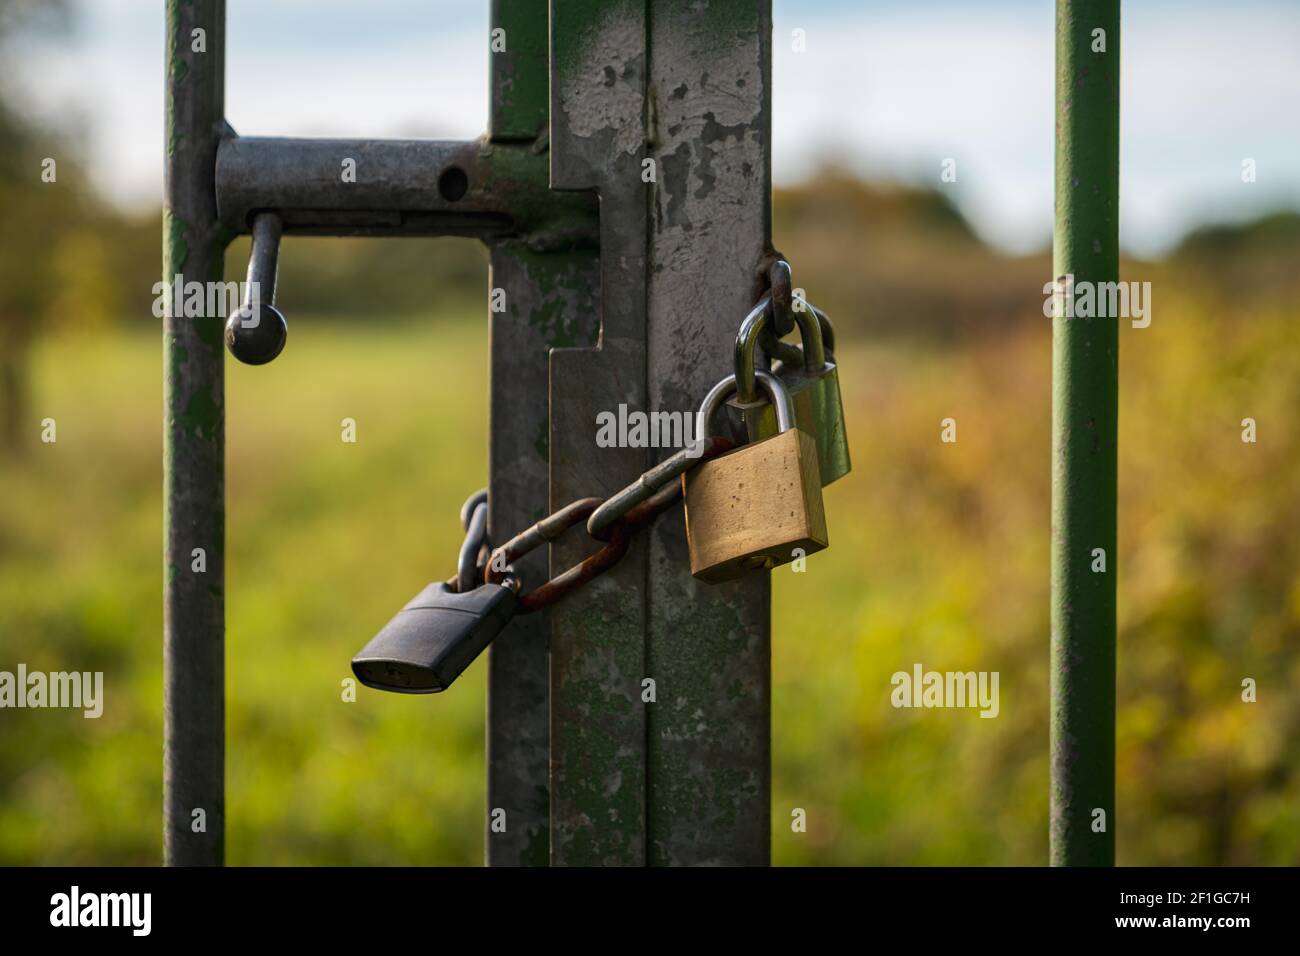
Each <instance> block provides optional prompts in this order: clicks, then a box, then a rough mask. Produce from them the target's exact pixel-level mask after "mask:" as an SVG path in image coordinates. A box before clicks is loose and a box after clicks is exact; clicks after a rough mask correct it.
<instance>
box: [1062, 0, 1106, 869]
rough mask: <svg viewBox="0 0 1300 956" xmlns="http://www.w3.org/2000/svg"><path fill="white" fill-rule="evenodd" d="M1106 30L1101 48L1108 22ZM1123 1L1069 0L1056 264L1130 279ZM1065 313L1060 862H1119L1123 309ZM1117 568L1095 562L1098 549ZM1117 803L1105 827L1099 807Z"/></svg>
mask: <svg viewBox="0 0 1300 956" xmlns="http://www.w3.org/2000/svg"><path fill="white" fill-rule="evenodd" d="M1097 29H1101V30H1104V31H1105V52H1095V51H1094V50H1093V44H1094V42H1095V37H1094V33H1093V31H1094V30H1097ZM1119 56H1120V42H1119V0H1057V5H1056V114H1057V116H1056V232H1055V239H1054V243H1053V271H1054V273H1055V275H1056V276H1057V277H1058V279H1059V277H1062V276H1065V275H1067V274H1071V275H1073V276H1074V283H1075V285H1078V284H1079V283H1080V282H1094V283H1095V282H1114V281H1116V280H1118V278H1119V74H1120V68H1119ZM1061 312H1062V310H1059V309H1058V314H1057V316H1056V317H1055V318H1054V319H1053V321H1052V354H1053V361H1052V705H1051V712H1052V716H1051V724H1052V747H1051V749H1052V788H1051V861H1052V863H1053V864H1054V865H1064V866H1109V865H1113V864H1114V862H1115V575H1116V564H1117V555H1116V553H1115V519H1116V511H1115V501H1116V429H1117V422H1118V404H1119V375H1118V372H1119V334H1118V326H1119V320H1118V318H1117V317H1115V316H1110V317H1105V318H1091V319H1084V318H1066V317H1064V315H1063V314H1061ZM1094 548H1102V549H1104V551H1105V560H1106V570H1105V571H1104V572H1094V571H1093V570H1092V565H1093V561H1094V557H1093V549H1094ZM1097 810H1103V811H1104V812H1105V819H1104V829H1101V830H1098V829H1097V826H1096V824H1097V823H1099V822H1100V821H1099V818H1097V817H1096V816H1095V811H1097Z"/></svg>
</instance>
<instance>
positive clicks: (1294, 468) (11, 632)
mask: <svg viewBox="0 0 1300 956" xmlns="http://www.w3.org/2000/svg"><path fill="white" fill-rule="evenodd" d="M1185 285H1186V284H1185V283H1183V282H1180V281H1178V276H1177V275H1176V274H1175V273H1172V272H1171V273H1170V274H1169V275H1168V276H1167V277H1166V278H1164V279H1162V280H1161V281H1160V282H1159V284H1158V285H1157V286H1156V293H1155V303H1156V305H1155V312H1154V315H1153V323H1152V326H1151V327H1150V328H1149V329H1145V330H1130V329H1127V328H1125V330H1124V331H1123V333H1122V339H1123V342H1122V353H1123V355H1124V362H1123V366H1122V375H1123V385H1122V388H1123V396H1124V398H1123V406H1122V412H1121V429H1122V434H1121V471H1120V474H1121V489H1120V494H1121V507H1122V510H1121V528H1120V545H1121V553H1120V554H1119V555H1118V560H1117V562H1116V563H1115V566H1114V567H1115V570H1116V573H1118V575H1119V584H1120V617H1121V620H1120V658H1119V682H1120V683H1119V698H1120V709H1119V762H1118V766H1119V780H1118V788H1119V798H1118V801H1117V806H1118V814H1119V818H1118V820H1117V833H1118V844H1119V854H1120V861H1121V862H1123V863H1128V864H1137V863H1149V864H1173V863H1190V864H1219V863H1232V864H1257V863H1264V864H1294V863H1296V862H1298V861H1300V809H1298V808H1300V698H1297V696H1296V694H1295V693H1294V688H1295V686H1296V682H1297V680H1298V679H1300V657H1298V656H1297V654H1296V647H1297V640H1298V639H1300V570H1298V569H1300V542H1298V541H1297V538H1296V536H1295V534H1294V531H1295V528H1296V527H1297V526H1300V502H1298V501H1297V498H1296V495H1295V489H1296V488H1297V487H1300V436H1297V434H1296V432H1295V430H1294V428H1291V427H1290V417H1291V416H1292V415H1293V414H1294V410H1295V409H1296V408H1297V407H1300V353H1297V351H1296V350H1295V348H1294V340H1295V339H1294V323H1295V320H1296V316H1295V314H1294V309H1291V308H1271V309H1262V310H1258V311H1249V312H1245V313H1237V314H1233V315H1230V316H1229V315H1225V314H1223V313H1221V312H1219V311H1217V310H1212V309H1207V308H1205V307H1204V305H1203V304H1201V303H1200V302H1199V301H1198V300H1196V299H1193V298H1189V297H1188V296H1187V294H1186V293H1185V292H1184V291H1183V290H1184V288H1185ZM822 291H825V292H827V293H832V294H833V293H834V289H829V288H828V289H826V290H822V289H820V288H818V292H819V295H820V293H821V292H822ZM388 319H389V317H387V316H380V317H378V320H379V321H387V322H388V328H386V329H385V330H384V332H383V334H381V335H375V334H373V332H372V331H371V330H370V329H368V328H349V327H344V326H339V325H337V324H331V323H317V322H312V321H310V320H307V321H299V322H298V323H296V324H295V329H294V340H293V344H292V346H291V347H290V348H289V349H288V350H286V352H285V354H284V356H282V357H281V359H280V360H279V361H278V362H277V363H276V365H275V366H273V367H272V368H271V369H269V370H268V369H249V368H244V367H241V366H238V365H236V364H234V363H229V364H228V367H227V372H228V385H229V408H228V443H229V482H228V488H227V495H228V498H227V501H228V505H227V507H228V514H227V517H228V523H229V528H228V534H227V537H228V546H229V548H230V558H229V577H228V610H227V615H228V623H229V630H230V635H229V640H228V653H227V659H228V665H227V667H228V669H227V686H228V690H229V705H228V714H227V731H228V734H229V737H228V758H227V766H228V777H229V798H228V807H227V809H228V818H229V823H228V841H229V858H230V861H231V862H232V863H237V864H288V863H434V862H437V863H461V864H474V863H478V862H480V860H481V853H482V841H483V835H482V834H483V820H484V814H485V810H486V808H485V805H484V790H483V787H484V766H483V759H484V758H483V731H484V727H483V708H484V670H485V668H484V664H483V662H482V661H480V662H479V663H477V664H475V665H474V666H473V667H472V668H471V669H470V670H469V671H468V672H467V674H466V675H465V676H464V677H462V678H461V680H460V681H459V682H458V683H457V685H456V687H455V688H454V689H453V691H452V692H450V693H447V694H445V695H441V696H439V697H436V698H422V697H405V696H399V695H385V694H381V693H377V692H372V691H368V690H365V689H364V688H363V689H361V690H360V692H359V696H358V700H357V701H356V702H355V703H344V702H343V701H342V700H341V699H340V682H341V681H342V679H343V678H344V677H346V676H347V675H348V670H347V661H348V659H349V657H350V655H351V654H352V653H353V651H355V649H356V648H357V647H358V646H359V645H360V643H362V642H363V641H364V640H365V639H367V638H368V637H369V636H370V634H371V633H372V632H373V631H374V630H375V629H376V627H378V626H379V625H380V624H382V623H383V622H384V621H385V620H386V619H387V618H388V617H389V616H390V615H391V613H392V611H393V609H394V608H396V607H399V606H400V604H401V603H402V602H403V601H405V600H406V599H407V598H408V597H409V596H410V595H411V594H413V593H414V592H415V591H416V590H417V589H418V588H419V587H420V586H421V585H422V584H423V583H425V581H427V580H428V579H429V578H431V577H433V576H435V575H441V574H443V573H445V572H446V570H447V568H448V567H449V566H450V564H449V562H451V561H452V560H453V556H454V554H455V550H456V547H457V543H458V540H459V532H458V528H457V524H456V511H457V508H458V506H459V504H460V501H461V499H462V497H463V496H464V495H465V494H466V492H467V491H468V490H471V489H473V488H475V487H478V486H479V485H481V484H482V482H483V480H484V477H485V472H486V434H485V430H484V422H485V421H486V397H487V396H486V392H487V379H486V376H487V371H486V369H487V361H486V348H487V345H486V340H487V336H486V327H485V323H484V322H483V320H482V316H481V314H479V313H478V311H477V310H475V311H474V312H462V313H453V314H445V313H440V314H438V315H436V316H434V317H432V318H430V317H424V318H422V319H421V320H419V321H418V322H393V321H388ZM1008 329H1009V332H1008V334H1007V335H1006V336H1003V337H1001V338H998V339H996V340H995V339H993V338H990V339H988V340H987V341H984V342H981V343H973V344H971V345H970V346H969V347H968V348H967V349H965V350H956V349H947V348H939V349H936V348H933V347H931V346H929V345H926V344H924V343H916V342H911V341H906V340H904V341H891V340H886V341H883V342H876V341H872V340H868V339H864V338H862V337H861V336H859V337H857V338H856V340H853V341H850V342H847V343H846V344H845V346H844V347H843V349H842V351H841V354H840V359H841V363H842V365H841V367H842V369H843V370H844V372H843V375H844V379H843V386H844V393H845V401H846V403H847V414H848V416H849V418H848V420H849V423H850V426H851V435H852V437H853V456H854V465H855V468H854V471H853V473H852V474H851V475H850V476H848V477H846V478H845V479H843V480H842V481H841V482H839V483H837V484H836V485H834V486H832V487H831V488H829V489H827V494H826V501H827V510H828V515H829V517H830V520H831V526H832V537H833V540H834V547H833V548H831V549H830V550H829V551H827V552H825V553H823V554H820V555H817V556H815V557H813V558H812V559H810V561H809V566H808V571H807V573H804V574H796V573H793V572H791V571H790V570H789V569H782V570H780V571H778V572H777V573H776V574H775V575H774V585H775V598H774V602H773V604H774V625H775V627H774V635H775V636H774V649H773V668H772V669H773V680H774V714H773V722H772V723H773V734H774V746H773V762H774V792H773V821H774V826H773V846H774V856H775V860H776V861H777V862H778V863H784V864H863V863H893V864H903V863H922V864H939V863H945V864H1011V863H1024V864H1035V863H1042V862H1043V861H1044V860H1045V858H1046V832H1047V773H1048V763H1047V702H1048V668H1047V654H1048V641H1047V631H1048V621H1047V558H1048V469H1047V467H1046V466H1047V461H1048V457H1049V428H1050V415H1049V408H1048V396H1049V389H1048V377H1049V367H1050V365H1049V349H1050V343H1049V338H1050V336H1049V332H1048V327H1047V324H1046V322H1045V321H1044V322H1040V323H1037V324H1035V323H1025V322H1022V323H1020V324H1018V325H1014V324H1009V325H1008ZM160 362H161V354H160V349H159V347H158V340H157V337H156V336H153V335H149V334H146V333H144V332H143V330H139V331H128V332H125V333H123V332H121V331H118V332H115V333H113V334H112V335H108V334H78V335H73V334H71V333H63V334H61V335H57V336H55V337H52V338H51V339H49V340H47V341H46V342H45V343H44V344H43V345H42V346H41V347H40V349H39V351H38V353H37V361H36V364H35V366H34V382H35V395H36V404H37V408H38V409H39V412H40V414H41V415H42V416H44V415H49V416H51V417H55V418H56V419H57V420H58V422H59V440H58V442H57V444H54V445H44V446H39V447H40V454H31V455H29V456H28V457H27V460H26V461H25V462H24V463H23V464H21V465H18V466H16V467H6V468H5V469H3V470H0V500H3V501H4V502H5V506H4V508H3V509H0V608H3V619H2V621H0V640H2V642H3V644H2V646H3V654H2V655H0V657H2V659H3V664H4V666H6V667H10V668H12V667H13V666H14V665H15V664H16V662H18V661H23V662H25V663H26V664H27V665H28V666H29V667H31V668H34V669H43V670H60V669H71V668H76V669H102V670H104V671H105V672H106V696H107V704H106V707H105V712H104V716H103V717H102V718H101V719H99V720H86V719H84V718H82V717H81V716H80V715H79V714H78V713H74V712H66V711H13V710H7V711H4V712H2V713H0V720H3V721H4V733H3V734H0V862H3V863H153V862H157V861H158V859H159V854H160V823H159V820H160V812H161V796H160V773H161V756H160V747H161V697H162V687H161V680H162V675H161V656H160V653H159V647H160V644H159V634H160V630H161V610H160V603H161V602H160V596H161V589H162V580H161V562H160V560H159V554H158V549H159V542H160V541H161V507H160V503H161V489H160V469H159V466H158V462H159V456H160V451H161V449H160V434H161V401H160V397H159V389H158V382H159V380H160V376H161V369H160ZM452 409H454V410H455V413H454V414H452V413H451V410H452ZM949 415H953V416H955V417H957V419H958V422H959V432H958V442H957V443H956V444H955V445H947V444H942V443H941V442H940V441H939V428H940V425H939V423H940V420H941V419H942V418H944V417H947V416H949ZM345 416H348V417H353V418H355V419H356V420H357V422H358V428H359V441H358V443H357V444H356V445H348V444H344V443H342V442H340V440H339V431H338V428H339V422H340V420H341V419H342V418H343V417H345ZM1247 416H1250V417H1253V418H1255V419H1256V420H1257V422H1258V423H1259V438H1260V440H1259V443H1258V444H1253V445H1252V444H1243V443H1242V442H1241V441H1240V421H1241V419H1242V418H1244V417H1247ZM34 440H35V439H34V432H33V441H34ZM665 520H680V518H679V517H677V516H676V515H674V516H672V517H670V518H668V519H665ZM916 662H920V663H922V664H923V665H924V666H925V667H926V668H928V669H935V670H966V669H976V670H997V671H999V672H1000V674H1001V688H1000V689H1001V714H1000V715H999V717H998V718H996V719H992V720H985V719H981V718H979V717H978V716H977V715H976V713H975V712H973V711H939V710H929V711H919V710H912V711H909V710H895V709H893V708H892V707H890V705H889V691H890V685H889V677H890V675H891V674H892V673H893V672H894V671H897V670H901V669H907V668H909V667H910V666H911V665H912V664H913V663H916ZM1244 677H1253V678H1254V679H1255V680H1257V681H1258V684H1259V702H1258V703H1255V704H1246V703H1243V702H1242V701H1241V699H1240V692H1241V689H1240V683H1241V680H1242V679H1243V678H1244ZM793 807H803V808H805V809H806V810H807V811H808V821H809V829H808V832H807V833H805V834H795V833H792V832H791V831H790V828H789V824H788V821H789V819H790V811H791V809H792V808H793Z"/></svg>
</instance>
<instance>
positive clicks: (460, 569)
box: [448, 259, 835, 614]
mask: <svg viewBox="0 0 1300 956" xmlns="http://www.w3.org/2000/svg"><path fill="white" fill-rule="evenodd" d="M769 281H770V283H771V286H772V288H771V289H770V290H769V291H768V292H765V293H763V295H762V296H761V297H760V298H759V300H758V302H757V303H755V305H754V308H753V309H751V310H750V313H749V315H748V316H746V320H745V321H746V322H747V323H753V322H755V321H756V320H757V319H758V318H759V317H760V316H763V315H764V314H769V315H771V316H772V320H773V321H772V323H771V324H770V325H769V326H767V328H765V329H764V336H763V339H761V340H760V342H761V345H762V348H763V351H764V353H765V354H766V355H768V356H771V357H772V358H778V359H781V360H782V361H784V362H786V363H790V364H794V363H796V362H800V361H801V360H802V354H803V353H802V350H800V349H798V348H796V347H795V346H793V345H789V344H787V343H785V342H782V341H780V336H781V335H782V334H785V333H786V332H789V331H792V330H793V328H794V325H795V323H794V320H793V312H792V303H793V295H792V290H791V285H792V282H791V276H790V265H789V263H787V262H786V261H785V260H783V259H778V260H777V261H776V262H774V263H773V265H772V267H771V269H770V270H769ZM802 305H803V307H804V308H806V309H808V310H809V311H810V312H812V313H813V315H814V316H815V318H816V321H817V322H818V324H819V325H820V326H821V332H822V339H823V344H824V346H825V349H826V351H827V352H828V353H829V352H830V351H831V350H832V349H833V348H834V344H835V331H834V328H833V326H832V325H831V322H830V318H829V317H828V316H827V315H826V313H825V312H822V311H821V309H818V308H817V307H815V306H814V305H813V304H812V303H811V302H807V301H804V302H803V303H802ZM699 425H700V427H699V428H698V431H697V434H696V437H695V440H694V441H692V442H691V443H690V444H689V445H687V446H686V447H685V448H683V449H681V450H680V451H678V452H677V453H676V454H674V455H672V456H670V457H669V458H666V459H664V460H663V461H662V462H660V463H659V464H657V465H655V466H654V467H652V468H649V469H647V470H646V471H645V472H643V473H642V474H641V475H640V476H639V477H638V478H637V479H636V480H635V481H633V482H632V483H631V484H629V485H628V486H627V487H625V488H623V489H622V490H620V491H617V492H615V493H614V494H612V495H610V496H609V497H608V498H605V499H602V498H579V499H578V500H577V501H571V502H570V503H569V504H567V505H565V506H564V507H563V508H560V509H559V510H558V511H555V512H553V513H552V514H549V515H547V516H546V517H545V518H543V519H542V520H541V521H538V522H537V523H536V524H534V525H533V526H532V527H530V528H528V529H527V530H526V531H522V532H520V533H519V534H517V535H515V536H514V537H513V538H511V539H510V540H509V541H507V542H506V543H505V544H503V545H501V546H500V547H498V548H495V549H493V548H492V546H491V544H490V543H489V542H488V537H487V507H488V506H487V489H486V488H484V489H481V490H479V491H477V492H475V493H474V494H472V495H470V497H469V498H468V499H466V501H465V504H464V505H463V506H462V507H461V512H460V519H461V524H462V525H463V526H464V528H465V531H466V535H465V541H464V543H463V544H462V545H461V549H460V559H459V561H458V564H457V574H456V577H455V578H454V579H453V580H454V581H455V583H456V585H457V589H458V590H460V591H465V590H468V589H470V588H472V587H474V582H475V581H476V580H483V581H485V582H486V583H488V584H503V585H506V586H509V587H514V588H518V587H519V586H520V585H519V578H518V575H517V573H516V572H515V570H514V564H513V563H514V562H515V561H517V560H519V559H520V558H522V557H523V556H524V555H526V554H528V553H530V552H531V551H534V550H536V549H537V548H540V547H541V546H542V545H543V544H548V543H550V542H553V541H555V540H556V539H558V538H559V537H560V536H561V535H563V534H564V532H565V531H567V530H569V529H570V528H572V527H573V526H574V525H576V524H578V523H579V522H582V521H584V520H585V521H586V531H587V534H588V535H590V536H591V537H592V538H594V539H595V540H597V541H600V542H603V547H601V548H600V549H599V550H597V551H595V552H593V553H592V554H590V555H588V556H587V557H586V558H584V559H583V560H582V561H580V562H578V563H577V564H575V565H574V566H573V567H571V568H569V569H568V570H567V571H564V572H562V573H560V574H558V575H556V576H555V577H553V578H551V579H550V580H549V581H547V582H546V583H544V584H541V585H539V586H537V587H536V588H534V589H532V590H531V591H527V592H525V593H523V594H521V595H520V596H519V604H518V613H520V614H528V613H530V612H532V611H540V610H541V609H542V608H544V607H549V606H550V605H552V604H554V603H555V602H556V601H558V600H560V599H561V598H562V597H564V596H565V595H568V594H572V593H573V592H574V591H576V590H577V589H578V588H581V587H582V586H583V585H585V584H589V583H590V582H591V581H594V580H595V579H596V578H598V577H600V576H601V575H602V574H604V573H605V572H606V571H608V570H609V569H610V568H612V567H614V565H616V564H618V562H619V561H621V560H622V559H623V556H624V555H625V554H627V552H628V548H629V547H630V546H631V543H632V538H633V536H634V535H636V533H637V532H639V531H641V530H642V529H644V528H646V527H648V526H649V525H650V524H652V523H653V522H654V520H655V519H656V518H658V517H659V516H660V515H661V514H663V513H664V512H665V511H667V510H668V509H669V508H671V507H672V506H673V505H675V504H676V503H677V499H678V498H680V497H681V494H682V483H681V481H680V479H681V476H682V475H684V474H686V473H687V472H689V471H691V470H692V469H694V468H696V467H698V466H699V465H701V464H703V463H704V462H706V461H708V460H709V459H710V458H716V457H717V456H718V455H721V454H723V453H724V452H726V451H729V450H730V449H732V448H733V447H735V443H734V442H733V441H732V440H731V439H729V438H724V437H721V436H717V435H708V434H707V431H708V428H707V423H699ZM448 583H451V582H448Z"/></svg>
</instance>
